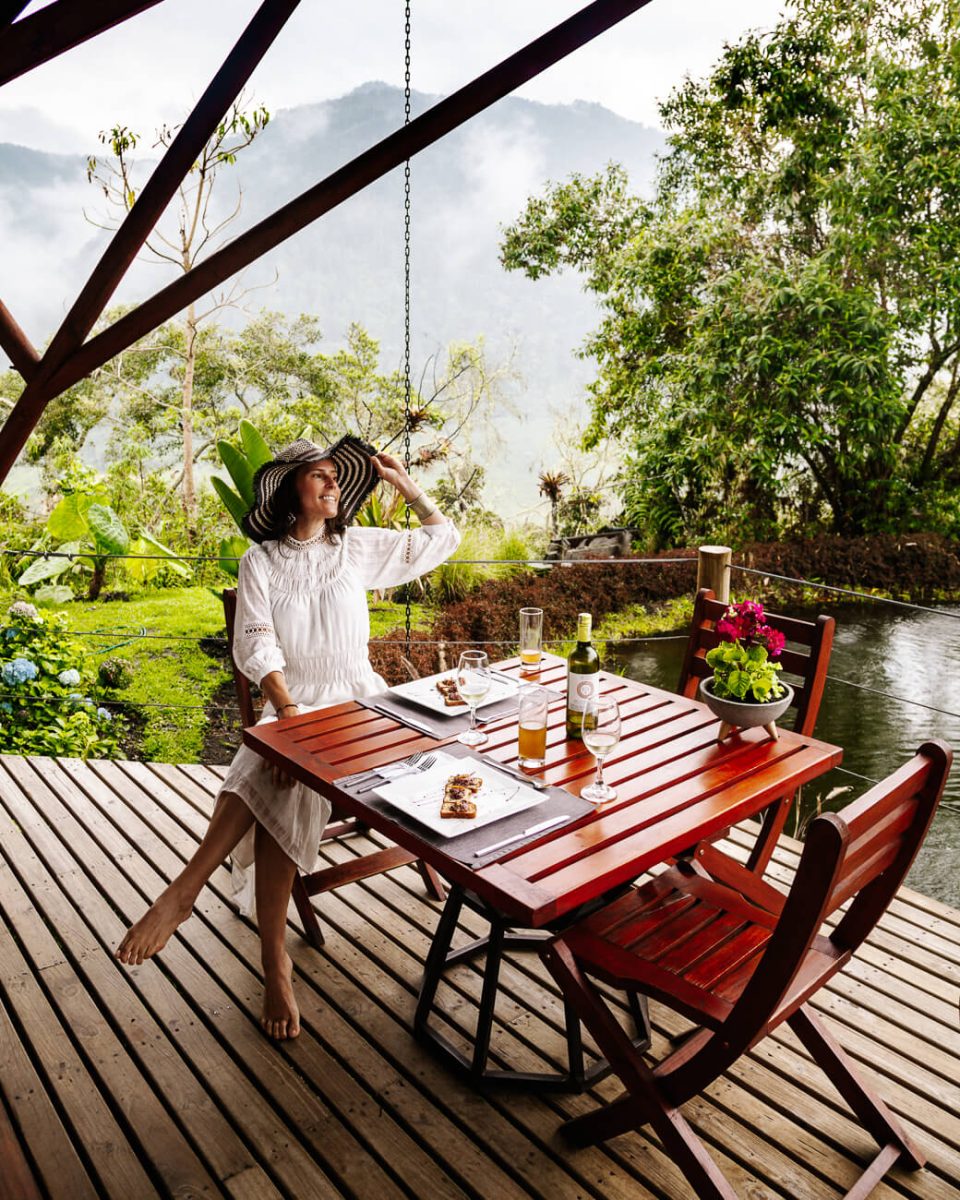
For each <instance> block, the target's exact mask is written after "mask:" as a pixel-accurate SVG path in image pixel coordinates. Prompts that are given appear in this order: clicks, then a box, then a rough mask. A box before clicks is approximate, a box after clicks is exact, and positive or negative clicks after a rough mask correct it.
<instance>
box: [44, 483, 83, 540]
mask: <svg viewBox="0 0 960 1200" xmlns="http://www.w3.org/2000/svg"><path fill="white" fill-rule="evenodd" d="M92 504H93V500H92V499H91V498H90V496H85V495H83V494H81V493H80V492H71V494H70V495H69V496H64V497H62V499H61V500H60V502H59V503H58V504H57V506H56V508H54V510H53V512H52V513H51V514H50V516H49V517H47V530H48V532H49V533H50V535H51V536H52V537H55V538H56V539H57V540H58V541H61V542H69V541H74V540H79V539H81V538H85V537H87V535H88V534H89V532H90V529H89V525H88V523H87V513H88V511H89V509H90V508H91V506H92Z"/></svg>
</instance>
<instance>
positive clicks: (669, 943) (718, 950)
mask: <svg viewBox="0 0 960 1200" xmlns="http://www.w3.org/2000/svg"><path fill="white" fill-rule="evenodd" d="M951 759H952V755H951V751H950V750H949V748H948V747H947V746H946V745H944V744H943V743H942V742H926V743H925V744H924V745H923V746H921V747H920V750H919V751H918V753H917V756H916V757H915V758H914V759H913V760H912V761H911V762H909V763H907V764H906V765H905V766H904V767H901V768H900V770H899V771H896V772H895V773H894V774H893V775H891V776H890V777H889V778H888V779H887V780H885V781H884V782H883V783H880V784H878V785H877V786H876V787H874V788H873V789H871V790H870V791H869V792H868V793H867V794H866V795H864V796H862V797H861V798H860V799H859V800H856V801H854V802H853V803H852V804H850V805H848V806H847V808H846V809H844V811H843V813H842V814H835V813H827V814H824V815H822V816H819V817H817V818H816V819H815V820H814V821H813V822H812V823H811V825H810V829H809V832H808V834H807V840H806V844H805V846H804V848H803V854H802V856H801V859H800V865H799V867H798V868H797V873H796V876H795V878H794V881H793V885H792V887H791V888H790V891H789V893H788V894H787V895H786V896H784V895H783V894H782V893H781V892H779V891H777V890H776V889H774V888H772V887H771V886H770V885H769V884H768V883H766V882H765V881H764V880H763V879H761V878H759V877H758V876H757V875H755V874H753V873H752V872H750V871H748V870H746V869H745V868H743V867H740V868H739V871H740V882H741V884H742V892H741V891H737V890H734V889H733V888H730V887H727V886H725V885H724V884H721V883H719V882H717V881H716V880H713V879H710V878H709V877H707V876H705V875H704V874H703V873H702V872H701V871H699V870H698V867H697V865H696V864H695V863H690V862H681V863H678V864H677V865H676V866H674V867H671V868H670V869H669V870H667V871H666V872H665V873H664V874H663V875H660V876H659V877H658V878H656V879H655V880H653V881H652V882H650V883H647V884H645V885H644V886H643V887H641V888H639V889H637V890H635V891H633V892H631V893H628V894H627V895H625V896H623V897H622V898H621V899H619V900H616V901H614V902H613V903H611V904H609V905H607V906H606V907H605V908H603V909H601V910H600V911H598V912H596V913H594V914H592V915H591V916H589V917H587V918H586V919H584V920H582V921H579V922H577V923H576V924H574V925H571V926H570V927H569V928H568V929H567V930H565V931H564V932H563V933H562V934H560V935H559V936H558V937H556V938H554V939H553V940H552V941H551V942H550V943H549V945H548V946H547V948H546V949H544V950H543V951H542V952H541V953H542V956H543V959H544V961H545V962H546V964H547V966H548V968H549V969H550V971H551V973H552V974H553V976H554V978H555V979H556V980H557V982H558V983H559V985H560V987H561V989H562V991H563V995H564V997H565V999H566V1000H567V1001H569V1002H570V1003H571V1004H572V1005H573V1007H574V1009H575V1010H576V1011H577V1013H578V1015H579V1016H580V1019H581V1020H582V1021H583V1022H584V1024H585V1025H586V1026H587V1028H588V1029H589V1030H590V1032H591V1033H592V1034H593V1036H594V1038H595V1039H596V1041H597V1043H598V1045H599V1047H600V1049H601V1051H602V1052H603V1053H604V1054H605V1055H606V1057H607V1059H608V1060H609V1062H610V1063H611V1065H612V1067H613V1069H614V1071H616V1073H617V1074H618V1075H619V1076H620V1079H621V1081H622V1082H623V1083H624V1085H625V1087H626V1092H625V1093H624V1095H623V1096H622V1097H621V1098H620V1099H618V1100H616V1101H614V1102H613V1103H612V1104H609V1105H607V1106H606V1107H605V1108H602V1109H600V1110H598V1111H595V1112H591V1113H587V1114H585V1115H583V1116H580V1117H577V1118H575V1119H574V1120H571V1121H568V1122H567V1123H566V1124H565V1125H564V1126H563V1133H564V1135H565V1136H566V1137H567V1138H568V1139H569V1140H570V1141H571V1142H573V1143H574V1144H575V1145H578V1146H585V1145H591V1144H593V1143H595V1142H598V1141H605V1140H606V1139H607V1138H611V1137H614V1136H615V1135H617V1134H620V1133H624V1132H626V1131H627V1130H629V1129H634V1128H639V1127H640V1126H642V1125H645V1124H649V1125H650V1126H651V1128H652V1129H653V1131H654V1132H655V1133H656V1134H657V1136H658V1137H659V1138H660V1140H661V1142H662V1143H663V1145H664V1147H665V1148H666V1150H667V1153H668V1154H670V1156H671V1157H672V1158H673V1160H674V1162H676V1164H677V1166H678V1167H679V1168H680V1169H681V1171H683V1173H684V1175H685V1176H686V1177H687V1179H688V1180H689V1181H690V1183H691V1185H692V1186H693V1189H694V1191H695V1193H696V1195H697V1196H698V1197H699V1198H700V1200H716V1198H718V1197H723V1198H725V1200H735V1193H734V1192H733V1190H732V1189H731V1187H730V1184H729V1183H728V1182H727V1180H726V1179H725V1178H724V1176H723V1175H722V1174H721V1172H720V1169H719V1167H718V1166H717V1164H716V1163H715V1162H714V1160H713V1159H712V1158H711V1156H710V1154H709V1152H708V1150H707V1149H706V1147H705V1146H704V1145H703V1143H702V1142H700V1141H699V1139H698V1138H697V1136H696V1134H695V1133H694V1131H693V1129H692V1128H691V1126H690V1125H689V1124H688V1122H687V1121H686V1119H685V1118H684V1117H683V1115H682V1113H681V1112H680V1106H681V1105H682V1104H684V1103H685V1102H686V1101H687V1100H690V1099H691V1098H692V1097H694V1096H697V1095H699V1094H700V1093H701V1092H702V1091H703V1090H704V1088H706V1087H707V1086H708V1085H709V1084H710V1083H711V1082H712V1081H713V1080H714V1079H716V1078H717V1076H718V1075H720V1074H721V1073H722V1072H723V1071H725V1070H726V1069H727V1068H728V1067H729V1066H731V1065H732V1064H733V1063H734V1062H736V1060H737V1059H738V1058H739V1057H740V1056H741V1055H742V1054H744V1053H746V1052H747V1051H748V1050H750V1049H751V1048H752V1047H753V1046H754V1045H756V1043H758V1042H759V1041H761V1039H762V1038H764V1037H765V1036H766V1035H767V1034H768V1033H770V1032H771V1031H772V1030H774V1029H776V1028H777V1026H779V1025H780V1024H781V1023H782V1022H784V1021H786V1022H787V1024H788V1025H789V1026H790V1028H791V1029H792V1030H793V1032H794V1033H795V1034H796V1035H797V1037H798V1038H799V1039H800V1041H801V1042H802V1043H803V1045H804V1046H805V1047H806V1048H807V1050H808V1051H809V1052H810V1054H811V1055H812V1057H813V1058H814V1060H815V1061H816V1062H817V1063H818V1064H819V1065H820V1067H821V1068H822V1069H823V1070H824V1072H825V1073H826V1074H827V1076H828V1077H829V1079H830V1080H831V1082H832V1083H833V1084H834V1086H835V1087H836V1088H837V1090H838V1091H839V1092H840V1094H841V1095H842V1097H843V1098H844V1100H846V1102H847V1104H848V1105H849V1106H850V1107H851V1108H852V1109H853V1111H854V1113H855V1114H856V1116H857V1117H858V1118H859V1119H860V1121H861V1122H862V1124H863V1126H864V1127H865V1129H866V1130H867V1131H868V1132H869V1133H870V1134H871V1135H872V1137H873V1138H874V1139H875V1140H876V1142H877V1143H878V1144H879V1146H880V1152H879V1153H878V1154H877V1156H876V1157H875V1158H874V1159H873V1161H872V1162H871V1163H870V1164H869V1165H868V1166H867V1167H866V1169H865V1170H864V1172H863V1173H862V1175H861V1176H860V1178H859V1180H858V1182H857V1183H856V1185H855V1186H854V1187H853V1188H852V1189H851V1190H850V1191H849V1192H848V1193H847V1197H848V1200H851V1198H857V1200H861V1198H862V1197H864V1196H866V1195H867V1194H868V1193H869V1192H870V1190H871V1188H872V1187H873V1186H874V1185H875V1184H876V1183H877V1182H879V1180H880V1179H881V1178H882V1177H883V1175H884V1174H885V1173H886V1171H887V1170H888V1169H889V1168H890V1167H891V1166H892V1165H893V1164H894V1163H896V1162H899V1163H901V1164H902V1165H903V1166H905V1167H907V1168H908V1169H911V1170H914V1169H919V1168H920V1167H922V1166H923V1164H924V1159H923V1155H922V1154H921V1153H920V1151H919V1150H918V1149H917V1148H916V1147H915V1146H913V1145H912V1144H911V1142H910V1141H909V1139H908V1138H907V1135H906V1133H905V1132H904V1130H903V1129H902V1128H901V1126H900V1124H899V1122H898V1121H897V1119H896V1118H895V1117H894V1116H893V1114H892V1113H891V1112H890V1111H889V1110H888V1109H887V1107H886V1105H885V1104H884V1103H883V1101H882V1100H881V1099H880V1098H879V1097H878V1096H876V1095H873V1094H872V1093H871V1092H870V1090H869V1089H868V1088H867V1087H866V1085H865V1084H864V1083H863V1082H862V1081H861V1080H860V1079H859V1078H858V1077H857V1075H856V1074H855V1072H854V1069H853V1065H852V1063H851V1062H850V1060H849V1059H848V1058H847V1056H846V1055H845V1053H844V1051H843V1050H842V1049H841V1048H840V1046H839V1045H838V1044H837V1043H836V1042H835V1041H834V1039H833V1037H832V1035H831V1034H830V1033H829V1032H828V1031H827V1029H826V1028H825V1027H824V1026H823V1024H822V1023H821V1022H820V1020H819V1018H818V1017H817V1016H816V1015H815V1014H814V1013H813V1011H812V1010H811V1009H810V1007H809V1006H808V1004H807V1001H808V1000H809V999H810V997H812V996H813V995H814V994H815V993H816V992H817V991H818V990H819V989H820V988H821V987H822V986H823V985H824V984H825V983H826V982H827V981H828V980H829V979H830V978H831V977H832V976H833V975H835V974H836V972H837V971H839V970H840V969H841V968H842V967H843V966H844V964H845V963H846V962H847V960H848V959H849V958H850V957H851V955H852V954H853V953H854V951H855V950H856V949H857V948H858V947H859V946H860V944H861V943H862V942H863V940H864V939H865V938H866V937H867V936H868V935H869V934H870V932H871V930H872V929H873V928H874V926H875V925H876V923H877V921H878V920H879V918H880V916H881V915H882V914H883V912H884V911H885V910H886V908H887V905H888V904H889V903H890V901H891V899H892V898H893V896H894V895H895V893H896V891H897V889H898V887H899V886H900V884H901V882H902V881H903V878H904V876H905V875H906V873H907V871H908V869H909V867H910V864H911V863H912V862H913V859H914V856H915V854H916V852H917V850H918V848H919V846H920V844H921V843H922V841H923V839H924V837H925V835H926V833H927V830H928V829H929V827H930V822H931V821H932V820H933V815H934V812H935V811H936V807H937V804H938V803H939V800H940V796H941V794H942V792H943V785H944V783H945V781H946V777H947V773H948V772H949V770H950V763H951ZM847 902H849V907H847V908H846V910H845V911H844V912H843V914H842V915H839V918H838V920H837V923H836V925H835V926H834V928H833V929H832V930H831V931H830V932H829V934H826V935H824V934H821V933H820V928H821V926H822V925H823V923H824V921H825V920H826V919H827V918H828V917H830V916H831V915H832V914H834V913H836V912H837V910H838V909H839V908H840V907H841V905H844V904H847ZM592 979H596V980H600V981H602V982H603V983H604V984H607V985H612V986H613V987H615V988H620V989H625V990H626V991H627V992H628V993H631V992H633V993H640V994H642V995H645V996H648V997H650V998H651V999H654V1000H658V1001H660V1002H661V1003H662V1004H665V1005H666V1006H668V1007H669V1008H671V1009H673V1010H674V1011H676V1012H679V1013H682V1014H683V1015H684V1016H687V1017H689V1018H690V1019H691V1020H693V1021H695V1022H696V1023H697V1025H698V1026H700V1028H698V1029H696V1030H695V1031H694V1032H693V1033H692V1034H691V1035H690V1037H688V1038H687V1040H686V1041H684V1042H682V1043H681V1044H680V1045H679V1046H678V1047H677V1048H676V1049H675V1050H673V1051H672V1053H670V1054H668V1055H667V1057H666V1058H664V1059H663V1060H662V1061H661V1062H660V1063H659V1064H657V1066H656V1067H655V1068H651V1067H650V1066H648V1065H647V1064H646V1063H645V1062H644V1061H643V1058H642V1057H641V1056H640V1054H638V1053H637V1052H636V1051H635V1049H634V1047H633V1045H632V1044H631V1041H630V1037H629V1035H628V1034H627V1032H626V1031H625V1030H624V1029H623V1028H622V1027H621V1025H620V1022H619V1021H618V1020H617V1019H616V1017H615V1016H614V1014H613V1012H612V1010H611V1008H610V1007H609V1006H608V1003H607V1001H606V1000H605V999H604V997H603V995H602V994H601V992H600V991H599V990H598V989H597V987H596V986H595V985H594V983H593V982H592V981H591V980H592Z"/></svg>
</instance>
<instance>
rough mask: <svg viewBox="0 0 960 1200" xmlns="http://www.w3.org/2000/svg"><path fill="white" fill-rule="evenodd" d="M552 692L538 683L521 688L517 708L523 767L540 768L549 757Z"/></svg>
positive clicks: (518, 734)
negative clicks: (548, 728)
mask: <svg viewBox="0 0 960 1200" xmlns="http://www.w3.org/2000/svg"><path fill="white" fill-rule="evenodd" d="M549 705H550V693H549V692H548V691H547V689H546V688H542V687H538V686H537V685H536V684H532V683H525V684H524V685H523V686H522V687H521V688H520V693H519V697H518V708H517V725H518V732H517V749H518V751H519V755H520V758H519V763H520V766H521V767H527V768H532V769H533V770H539V769H540V767H542V766H543V764H544V762H545V761H546V757H547V716H548V710H549Z"/></svg>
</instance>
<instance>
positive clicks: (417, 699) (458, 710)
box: [390, 671, 519, 717]
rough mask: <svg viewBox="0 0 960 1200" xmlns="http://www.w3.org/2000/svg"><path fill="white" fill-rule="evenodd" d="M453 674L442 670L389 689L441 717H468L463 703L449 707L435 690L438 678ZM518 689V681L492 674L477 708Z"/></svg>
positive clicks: (448, 677) (507, 697)
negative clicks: (514, 681) (487, 687)
mask: <svg viewBox="0 0 960 1200" xmlns="http://www.w3.org/2000/svg"><path fill="white" fill-rule="evenodd" d="M453 676H454V672H453V671H443V672H441V674H439V675H428V676H427V677H426V678H425V679H411V680H410V682H409V683H399V684H397V686H396V687H392V688H391V689H390V691H391V692H392V694H393V695H394V696H399V697H400V699H402V700H409V701H410V703H411V704H418V705H419V706H420V707H421V708H427V709H429V710H430V712H432V713H437V714H438V715H439V716H441V717H469V715H470V710H469V709H468V708H467V706H466V705H465V704H463V705H460V704H458V705H456V706H455V707H450V706H448V705H446V704H444V702H443V697H442V696H441V695H440V693H439V692H438V691H437V686H436V685H437V680H438V679H452V678H453ZM518 690H519V683H513V682H511V681H508V680H506V679H503V678H502V677H501V676H499V675H493V676H491V679H490V691H489V692H487V694H486V696H484V698H483V699H482V700H481V701H480V703H479V704H478V705H477V708H478V709H481V708H486V707H487V705H489V704H497V703H498V702H499V701H500V700H507V699H510V698H511V697H513V696H516V694H517V691H518Z"/></svg>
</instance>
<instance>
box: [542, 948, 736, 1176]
mask: <svg viewBox="0 0 960 1200" xmlns="http://www.w3.org/2000/svg"><path fill="white" fill-rule="evenodd" d="M541 956H542V958H543V960H544V962H545V963H546V965H547V968H548V969H549V971H550V973H551V974H552V975H553V977H554V979H556V981H557V983H558V984H559V985H560V988H561V990H562V992H563V994H564V996H565V997H566V998H568V999H569V1000H570V1002H571V1003H572V1004H573V1007H574V1008H575V1009H576V1010H577V1012H578V1013H579V1015H580V1019H581V1020H582V1021H583V1023H584V1025H586V1027H587V1028H588V1029H589V1030H590V1032H591V1033H592V1034H593V1036H594V1037H595V1038H596V1041H597V1045H598V1046H599V1047H600V1050H601V1052H602V1053H603V1054H604V1056H605V1057H606V1058H607V1060H608V1061H609V1062H610V1065H611V1066H612V1067H613V1069H614V1071H616V1073H617V1075H618V1076H619V1077H620V1080H621V1081H622V1083H623V1084H624V1086H625V1087H626V1089H627V1092H626V1095H625V1096H623V1097H621V1098H620V1099H619V1100H617V1101H615V1102H614V1103H613V1104H608V1105H607V1106H606V1107H605V1108H602V1109H599V1110H598V1111H597V1112H592V1113H586V1114H585V1115H584V1116H582V1117H575V1118H574V1119H573V1120H571V1121H567V1122H565V1123H564V1125H563V1126H562V1129H561V1132H562V1133H563V1136H564V1137H565V1138H566V1139H567V1140H569V1141H570V1142H572V1143H573V1144H574V1145H577V1146H588V1145H593V1144H594V1143H595V1142H598V1141H606V1140H607V1139H609V1138H611V1137H615V1136H616V1135H617V1134H620V1133H626V1132H628V1131H629V1130H631V1129H637V1128H638V1127H640V1126H642V1125H646V1124H649V1125H650V1126H651V1128H652V1129H653V1130H654V1132H655V1133H656V1134H657V1136H658V1137H659V1138H660V1140H661V1141H662V1142H663V1144H664V1148H665V1149H666V1151H667V1153H668V1154H669V1155H670V1157H671V1158H672V1159H673V1161H674V1162H675V1163H676V1164H677V1166H678V1167H679V1168H680V1170H681V1171H682V1172H683V1173H684V1175H685V1176H686V1177H687V1179H688V1180H689V1182H690V1184H691V1185H692V1187H693V1189H694V1193H695V1194H696V1196H697V1197H698V1200H737V1194H736V1192H735V1191H734V1190H733V1188H732V1187H731V1186H730V1184H729V1183H728V1182H727V1180H726V1179H725V1178H724V1177H723V1175H722V1174H721V1172H720V1168H719V1167H718V1166H717V1164H716V1163H715V1162H714V1161H713V1159H712V1158H711V1157H710V1155H709V1154H708V1153H707V1150H706V1147H705V1146H704V1145H703V1143H702V1142H701V1141H700V1139H699V1138H698V1137H697V1135H696V1133H695V1132H694V1131H693V1129H692V1128H691V1126H690V1124H689V1122H688V1121H687V1119H686V1118H685V1117H684V1116H683V1114H682V1113H681V1112H680V1110H679V1109H678V1108H676V1107H675V1106H674V1105H672V1104H670V1103H669V1102H668V1101H667V1100H666V1098H665V1097H664V1095H663V1092H662V1090H661V1088H660V1087H659V1085H658V1082H657V1080H656V1078H655V1077H654V1074H653V1072H652V1071H651V1070H650V1068H649V1067H648V1066H647V1065H646V1063H644V1062H643V1060H642V1059H641V1058H640V1055H639V1054H638V1053H637V1051H636V1050H635V1048H634V1046H633V1043H632V1042H631V1040H630V1038H629V1037H628V1036H627V1034H626V1033H625V1032H624V1030H623V1028H622V1027H621V1025H620V1023H619V1022H618V1021H617V1020H616V1019H615V1018H614V1016H613V1014H612V1013H611V1012H610V1010H609V1008H608V1007H607V1005H606V1004H605V1003H604V1001H603V998H602V997H601V995H600V993H599V992H598V991H597V990H596V989H595V988H593V987H592V986H591V985H590V983H589V982H588V981H587V979H586V978H585V977H584V976H583V974H582V973H581V971H580V969H579V967H578V966H577V964H576V961H575V959H574V958H573V955H572V954H571V953H570V951H569V950H568V949H567V947H566V945H565V944H564V943H563V939H562V938H557V939H555V940H554V941H553V942H551V943H550V944H549V946H547V947H546V948H545V949H544V950H543V951H542V952H541Z"/></svg>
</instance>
